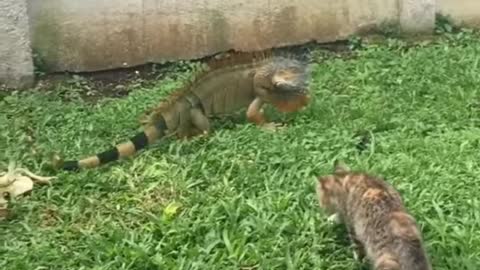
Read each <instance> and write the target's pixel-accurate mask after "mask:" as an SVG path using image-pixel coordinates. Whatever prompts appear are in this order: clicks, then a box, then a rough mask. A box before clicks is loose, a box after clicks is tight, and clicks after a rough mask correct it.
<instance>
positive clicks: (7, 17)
mask: <svg viewBox="0 0 480 270" xmlns="http://www.w3.org/2000/svg"><path fill="white" fill-rule="evenodd" d="M32 83H33V63H32V56H31V50H30V37H29V28H28V17H27V6H26V3H25V1H21V0H0V89H1V88H3V87H5V86H6V87H8V88H23V87H29V86H31V85H32Z"/></svg>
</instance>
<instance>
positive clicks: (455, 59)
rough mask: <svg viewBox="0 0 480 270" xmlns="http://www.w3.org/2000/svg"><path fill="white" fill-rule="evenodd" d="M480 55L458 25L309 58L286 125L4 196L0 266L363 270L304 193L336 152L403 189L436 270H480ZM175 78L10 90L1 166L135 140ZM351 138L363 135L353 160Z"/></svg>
mask: <svg viewBox="0 0 480 270" xmlns="http://www.w3.org/2000/svg"><path fill="white" fill-rule="evenodd" d="M479 61H480V39H479V37H478V36H477V35H475V34H468V33H467V34H465V33H460V34H452V35H448V36H446V37H445V38H442V39H441V41H439V42H433V43H430V44H426V45H419V46H414V47H411V48H407V47H405V46H404V45H403V44H402V42H401V41H398V40H391V41H390V42H388V43H386V44H382V45H371V46H367V47H366V48H362V49H360V50H358V51H356V52H355V55H354V57H351V58H349V59H343V58H339V57H329V58H327V59H325V60H323V61H321V62H318V63H316V64H315V66H314V71H313V72H314V73H313V80H312V91H313V93H314V96H315V99H314V101H313V103H312V104H311V106H310V107H309V108H308V109H307V110H306V111H304V112H300V113H297V114H295V115H291V116H285V115H280V114H276V113H273V114H272V111H269V113H270V114H271V115H273V117H274V119H277V120H283V121H287V122H288V127H287V128H286V129H285V130H282V131H279V132H277V133H270V132H265V131H262V130H259V129H258V128H256V127H254V126H253V125H251V124H244V123H243V122H242V121H238V122H234V123H232V122H229V121H221V122H218V123H217V124H216V128H217V129H216V132H215V133H214V134H212V135H211V136H209V137H207V138H196V139H193V140H190V141H174V140H172V141H167V142H163V143H159V144H156V145H155V146H153V147H150V148H149V149H148V150H146V151H144V152H142V153H141V154H139V155H137V156H135V158H134V159H129V160H123V161H122V162H117V163H114V164H112V165H110V166H106V167H102V168H99V169H95V170H89V171H82V172H80V173H60V174H58V176H59V179H58V180H56V181H55V182H54V184H53V185H52V186H41V187H40V186H39V187H36V188H35V190H34V191H33V192H32V194H31V195H30V196H25V197H21V198H18V199H17V200H16V201H14V202H13V204H12V210H13V212H14V216H13V217H12V218H11V219H9V220H7V221H4V222H3V223H0V230H1V234H0V257H1V258H2V260H0V268H1V269H5V270H8V269H15V270H21V269H212V270H214V269H330V270H340V269H363V268H362V267H364V266H362V265H360V264H359V263H358V262H356V261H355V260H354V259H353V257H352V253H351V252H352V250H351V249H350V248H349V247H348V242H347V241H346V236H345V234H344V231H343V230H342V228H341V227H336V226H332V225H329V224H328V223H327V222H326V220H325V218H326V217H325V215H324V214H323V212H321V211H319V209H318V207H317V201H316V198H315V194H314V183H315V176H316V175H319V174H323V173H328V172H329V170H330V164H331V163H332V161H333V159H335V158H341V159H344V160H346V161H347V163H348V164H349V165H350V166H352V167H354V168H355V169H362V170H368V171H371V172H373V173H376V174H380V175H383V176H385V177H386V178H387V180H388V181H389V182H391V183H393V184H394V185H395V186H396V187H397V188H398V190H399V191H400V192H401V193H402V194H403V196H404V198H405V202H406V205H407V207H408V208H409V209H410V211H411V213H412V214H413V215H414V216H415V217H416V218H417V220H418V222H419V224H420V226H421V230H422V232H423V234H424V239H425V242H426V246H427V250H428V253H429V256H430V257H431V259H432V262H433V265H434V268H435V269H437V270H442V269H458V270H461V269H478V268H479V267H480V261H479V260H478V258H480V236H479V234H478V231H479V229H480V212H479V211H478V209H479V207H480V199H479V193H480V192H479V189H478V186H479V184H480V178H479V175H480V167H479V164H478V160H480V151H478V149H479V146H480V122H479V119H480V101H479V98H480V90H479V89H480V87H479V85H480V72H479V71H480V68H479V66H478V65H479ZM187 75H188V74H187ZM180 83H181V80H179V79H175V80H174V79H168V78H166V79H164V80H161V81H159V82H158V83H157V84H156V85H155V86H153V87H152V88H151V89H149V91H144V89H134V90H132V91H131V94H130V95H129V96H128V97H125V98H121V99H104V100H101V101H100V102H99V103H96V104H91V103H86V102H83V101H82V100H72V101H68V102H67V101H62V99H61V97H59V96H58V95H57V94H56V92H55V90H52V91H51V92H49V93H44V92H35V91H31V92H26V93H14V94H12V95H9V96H4V97H3V99H2V101H0V110H1V114H0V135H1V136H0V145H1V146H2V147H3V146H5V149H2V151H0V161H3V162H8V160H10V159H13V160H16V161H17V162H21V164H22V165H24V166H27V167H28V168H30V169H32V170H34V171H39V170H40V168H41V166H42V165H43V164H42V162H44V161H46V160H47V158H48V155H49V154H50V153H52V152H55V151H58V152H61V153H63V154H64V155H66V156H68V157H79V156H83V155H86V154H90V153H92V152H96V151H99V150H103V149H105V148H106V147H107V146H109V145H111V144H113V143H115V142H119V141H122V140H123V139H125V138H127V137H128V136H130V135H132V134H134V133H135V131H136V130H137V119H138V116H139V115H140V114H141V113H142V112H143V110H145V109H146V108H148V107H149V106H152V105H154V104H155V103H156V102H157V101H158V100H160V99H161V98H162V97H165V96H166V94H167V93H169V92H171V91H173V90H174V89H175V87H177V86H178V85H180ZM240 119H241V120H242V117H240ZM359 132H369V133H370V134H372V142H371V144H370V146H369V147H368V149H367V150H366V151H365V152H363V153H361V154H360V153H358V152H357V150H356V148H355V144H356V143H357V141H358V139H357V138H355V137H354V135H355V134H358V133H359ZM41 172H42V174H46V172H45V171H41Z"/></svg>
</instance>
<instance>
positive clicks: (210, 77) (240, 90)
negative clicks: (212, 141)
mask: <svg viewBox="0 0 480 270" xmlns="http://www.w3.org/2000/svg"><path fill="white" fill-rule="evenodd" d="M207 65H208V67H209V69H208V70H207V71H205V72H203V73H202V74H200V75H199V76H197V77H196V78H195V79H194V80H193V81H192V82H191V83H189V84H188V85H186V86H184V87H183V89H180V90H178V91H176V92H175V93H173V94H172V95H171V96H170V97H169V98H168V99H167V100H166V101H164V102H162V103H160V105H159V106H158V107H156V108H155V109H153V110H152V113H151V114H150V115H149V117H148V119H147V121H146V123H145V124H144V129H143V131H142V132H140V133H138V134H137V135H136V136H134V137H132V138H131V139H130V140H129V141H127V142H125V143H122V144H119V145H117V146H115V147H113V148H112V149H110V150H107V151H104V152H102V153H99V154H96V155H93V156H90V157H87V158H84V159H81V160H78V161H77V160H73V161H65V162H62V161H61V160H58V161H57V166H56V167H57V168H58V167H60V168H62V169H64V170H77V169H79V168H92V167H96V166H99V165H101V164H105V163H107V162H111V161H115V160H117V159H120V158H124V157H127V156H131V155H133V154H134V153H135V152H137V151H138V150H140V149H142V148H144V147H146V146H147V145H148V144H151V143H153V142H154V141H155V140H157V139H158V138H161V137H164V136H169V135H175V136H177V137H178V138H185V137H191V136H195V135H199V134H202V133H208V132H209V131H210V117H211V116H220V115H224V114H228V113H231V112H234V111H236V110H238V109H241V108H247V111H246V116H247V119H248V120H249V121H251V122H253V123H255V124H257V125H259V126H263V125H267V124H268V123H267V121H266V118H265V116H264V114H263V110H262V107H263V106H264V105H265V104H271V105H273V106H274V107H275V108H276V109H278V110H279V111H281V112H294V111H297V110H299V109H301V108H302V107H305V106H306V105H307V104H308V103H309V99H310V97H309V89H308V86H309V85H308V81H309V72H308V67H307V65H306V64H305V63H303V62H300V61H298V60H296V59H293V58H291V57H279V56H273V55H271V54H270V53H235V54H233V55H231V56H229V57H225V58H223V59H215V60H213V61H210V62H209V63H208V64H207Z"/></svg>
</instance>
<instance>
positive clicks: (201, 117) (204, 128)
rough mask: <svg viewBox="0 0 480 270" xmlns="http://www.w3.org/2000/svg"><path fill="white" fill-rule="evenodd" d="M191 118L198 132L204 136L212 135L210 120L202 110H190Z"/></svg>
mask: <svg viewBox="0 0 480 270" xmlns="http://www.w3.org/2000/svg"><path fill="white" fill-rule="evenodd" d="M190 117H191V118H192V123H193V125H194V126H195V128H196V129H197V132H199V133H202V134H208V133H210V120H209V119H208V117H207V116H205V114H203V112H202V111H201V110H200V109H197V108H193V109H190Z"/></svg>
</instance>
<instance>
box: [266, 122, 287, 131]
mask: <svg viewBox="0 0 480 270" xmlns="http://www.w3.org/2000/svg"><path fill="white" fill-rule="evenodd" d="M261 128H262V129H263V130H266V131H277V130H280V129H284V128H285V126H284V125H283V124H281V123H275V122H270V123H265V124H262V125H261Z"/></svg>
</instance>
